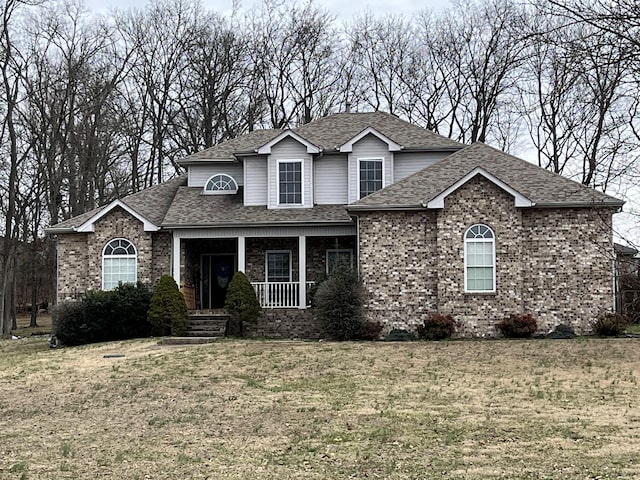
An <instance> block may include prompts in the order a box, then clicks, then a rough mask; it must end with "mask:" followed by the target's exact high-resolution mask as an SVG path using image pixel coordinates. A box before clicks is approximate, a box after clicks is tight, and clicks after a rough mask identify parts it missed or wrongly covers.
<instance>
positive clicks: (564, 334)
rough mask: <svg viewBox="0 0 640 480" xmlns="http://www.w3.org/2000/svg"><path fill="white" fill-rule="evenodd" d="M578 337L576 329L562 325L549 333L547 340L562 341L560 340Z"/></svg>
mask: <svg viewBox="0 0 640 480" xmlns="http://www.w3.org/2000/svg"><path fill="white" fill-rule="evenodd" d="M576 336H577V335H576V331H575V330H574V328H573V327H572V326H571V325H566V324H564V323H561V324H560V325H558V326H557V327H556V328H554V329H553V331H552V332H549V333H548V334H547V338H553V339H560V340H565V339H570V338H576Z"/></svg>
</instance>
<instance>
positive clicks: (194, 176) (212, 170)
mask: <svg viewBox="0 0 640 480" xmlns="http://www.w3.org/2000/svg"><path fill="white" fill-rule="evenodd" d="M218 173H226V174H227V175H230V176H232V177H233V178H234V180H235V181H236V183H237V184H238V186H242V185H243V184H244V178H243V176H244V175H243V172H242V165H240V164H238V163H217V164H216V163H211V164H207V165H189V180H188V186H189V187H204V184H205V183H206V182H207V180H209V179H210V178H211V177H212V176H213V175H216V174H218Z"/></svg>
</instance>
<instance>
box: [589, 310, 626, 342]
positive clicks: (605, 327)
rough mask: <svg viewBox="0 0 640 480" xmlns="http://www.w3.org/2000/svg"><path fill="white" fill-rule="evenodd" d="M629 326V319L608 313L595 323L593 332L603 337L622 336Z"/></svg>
mask: <svg viewBox="0 0 640 480" xmlns="http://www.w3.org/2000/svg"><path fill="white" fill-rule="evenodd" d="M628 325H629V319H628V318H627V317H625V316H624V315H621V314H619V313H613V312H608V313H605V314H603V315H601V316H600V317H598V319H597V320H596V321H595V322H594V323H593V332H594V333H595V334H596V335H600V336H601V337H615V336H618V335H621V334H622V333H624V331H625V330H626V328H627V326H628Z"/></svg>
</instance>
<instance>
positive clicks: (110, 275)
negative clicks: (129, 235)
mask: <svg viewBox="0 0 640 480" xmlns="http://www.w3.org/2000/svg"><path fill="white" fill-rule="evenodd" d="M137 280H138V255H137V253H136V247H134V246H133V243H131V242H130V241H129V240H126V239H124V238H115V239H113V240H111V241H110V242H109V243H107V244H106V245H105V247H104V250H103V251H102V289H103V290H112V289H114V288H115V287H117V286H118V283H120V282H122V283H136V281H137Z"/></svg>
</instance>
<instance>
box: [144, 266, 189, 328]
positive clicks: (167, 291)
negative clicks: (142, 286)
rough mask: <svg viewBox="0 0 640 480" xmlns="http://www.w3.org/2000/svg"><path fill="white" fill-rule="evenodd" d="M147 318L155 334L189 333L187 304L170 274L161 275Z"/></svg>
mask: <svg viewBox="0 0 640 480" xmlns="http://www.w3.org/2000/svg"><path fill="white" fill-rule="evenodd" d="M147 319H148V321H149V323H150V324H151V329H152V330H151V332H152V333H153V334H154V335H176V336H182V335H185V334H186V333H187V326H188V324H189V313H188V311H187V304H186V302H185V301H184V297H183V296H182V293H180V290H178V285H177V284H176V282H175V280H174V279H173V277H171V276H170V275H163V276H162V277H160V281H159V282H158V285H156V288H155V291H154V292H153V296H152V297H151V304H150V306H149V313H148V314H147Z"/></svg>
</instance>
